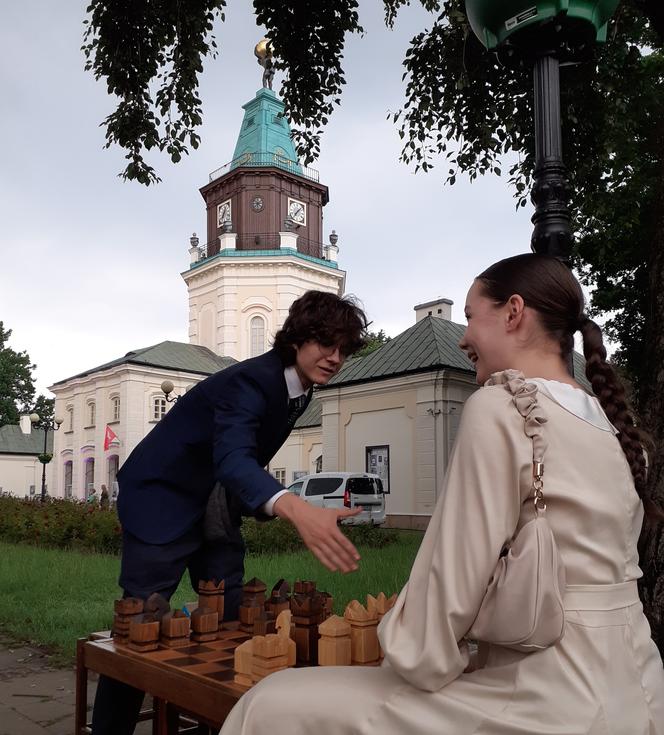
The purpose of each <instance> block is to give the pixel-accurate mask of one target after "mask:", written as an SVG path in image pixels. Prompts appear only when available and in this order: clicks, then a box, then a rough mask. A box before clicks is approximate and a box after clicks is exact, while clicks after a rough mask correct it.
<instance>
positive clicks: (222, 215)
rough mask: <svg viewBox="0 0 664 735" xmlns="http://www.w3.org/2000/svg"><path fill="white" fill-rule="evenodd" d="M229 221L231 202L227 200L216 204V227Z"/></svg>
mask: <svg viewBox="0 0 664 735" xmlns="http://www.w3.org/2000/svg"><path fill="white" fill-rule="evenodd" d="M230 221H231V200H230V199H227V200H226V201H225V202H222V203H221V204H217V227H221V226H222V225H223V224H224V222H230Z"/></svg>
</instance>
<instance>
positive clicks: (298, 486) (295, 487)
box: [288, 482, 302, 495]
mask: <svg viewBox="0 0 664 735" xmlns="http://www.w3.org/2000/svg"><path fill="white" fill-rule="evenodd" d="M288 492H289V493H293V495H301V494H302V483H301V482H294V483H293V484H292V485H290V486H289V487H288Z"/></svg>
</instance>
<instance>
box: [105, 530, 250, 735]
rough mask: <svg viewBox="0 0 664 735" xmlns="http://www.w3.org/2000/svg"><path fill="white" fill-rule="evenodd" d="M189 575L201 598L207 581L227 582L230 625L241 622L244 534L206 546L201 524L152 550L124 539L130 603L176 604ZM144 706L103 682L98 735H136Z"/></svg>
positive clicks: (136, 695)
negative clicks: (155, 599) (159, 599)
mask: <svg viewBox="0 0 664 735" xmlns="http://www.w3.org/2000/svg"><path fill="white" fill-rule="evenodd" d="M186 569H188V570H189V577H190V579H191V586H192V587H193V589H194V591H196V592H197V591H198V582H199V580H201V579H216V580H221V579H223V580H224V582H225V591H224V620H236V619H237V617H238V608H239V606H240V602H241V599H242V577H243V575H244V544H243V542H242V539H241V536H240V534H239V531H238V534H237V538H236V539H234V540H233V541H230V542H229V541H224V542H221V541H206V540H205V539H204V536H203V524H202V522H201V523H199V524H197V525H196V526H195V527H194V528H192V529H191V530H189V531H188V532H187V533H185V534H183V535H182V536H180V537H179V538H177V539H175V541H171V542H169V543H167V544H148V543H145V542H144V541H141V540H140V539H138V538H136V537H135V536H132V535H131V534H130V533H127V532H124V533H123V538H122V563H121V567H120V586H121V587H122V589H123V590H124V596H125V597H140V598H141V599H143V600H146V599H147V598H148V597H149V596H150V595H151V594H152V593H154V592H158V593H159V594H160V595H162V596H163V597H165V598H166V599H167V600H170V598H171V596H172V595H173V593H174V592H175V590H176V589H177V587H178V584H179V583H180V580H181V579H182V575H183V574H184V572H185V570H186ZM142 703H143V692H142V691H140V690H139V689H134V688H133V687H130V686H128V685H127V684H123V683H122V682H119V681H116V680H115V679H109V678H108V677H106V676H100V677H99V683H98V684H97V694H96V696H95V703H94V709H93V711H92V735H132V733H133V732H134V728H135V727H136V723H137V721H138V715H139V713H140V710H141V705H142Z"/></svg>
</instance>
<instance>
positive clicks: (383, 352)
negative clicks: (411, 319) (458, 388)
mask: <svg viewBox="0 0 664 735" xmlns="http://www.w3.org/2000/svg"><path fill="white" fill-rule="evenodd" d="M464 330H465V327H464V326H463V325H462V324H455V323H454V322H449V321H447V320H446V319H440V318H438V317H434V316H427V317H424V319H421V320H420V321H419V322H417V323H416V324H414V325H413V326H412V327H409V328H408V329H407V330H406V331H405V332H402V333H401V334H400V335H398V336H397V337H394V338H393V339H391V340H390V341H389V342H386V343H385V344H384V345H382V346H381V347H380V348H379V349H377V350H375V351H374V352H371V353H370V354H368V355H367V356H366V357H359V358H354V359H351V360H349V361H348V362H347V363H346V364H345V365H344V366H343V368H342V369H341V371H340V372H339V374H338V375H336V376H335V377H334V378H332V380H331V381H330V382H329V383H328V384H327V386H321V388H320V389H321V390H324V389H325V388H326V387H332V386H335V387H337V386H340V385H347V384H350V383H366V382H370V381H373V380H381V379H387V378H393V377H396V376H397V375H405V374H408V373H421V372H427V371H429V370H435V369H438V368H454V369H456V370H462V371H464V372H467V373H473V372H474V370H473V365H472V363H471V362H470V360H469V359H468V358H467V357H466V355H465V353H464V352H462V351H461V350H460V349H459V346H458V343H459V340H460V339H461V335H462V334H463V333H464Z"/></svg>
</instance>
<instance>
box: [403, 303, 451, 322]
mask: <svg viewBox="0 0 664 735" xmlns="http://www.w3.org/2000/svg"><path fill="white" fill-rule="evenodd" d="M453 303H454V302H453V301H450V299H436V300H435V301H427V302H425V303H424V304H417V305H416V306H414V307H413V308H414V309H415V322H419V321H421V320H422V319H424V318H425V317H427V316H435V317H437V318H438V319H446V320H447V321H448V322H450V321H452V304H453Z"/></svg>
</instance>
